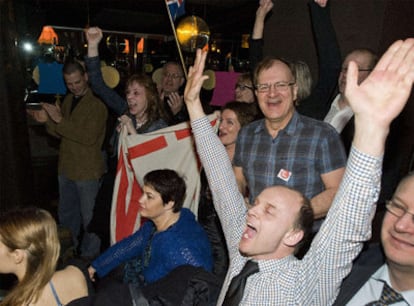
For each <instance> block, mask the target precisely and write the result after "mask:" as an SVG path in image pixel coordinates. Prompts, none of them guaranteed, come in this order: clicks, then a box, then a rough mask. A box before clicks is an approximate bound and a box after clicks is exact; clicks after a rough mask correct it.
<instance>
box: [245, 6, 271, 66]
mask: <svg viewBox="0 0 414 306" xmlns="http://www.w3.org/2000/svg"><path fill="white" fill-rule="evenodd" d="M272 8H273V1H272V0H260V3H259V7H258V8H257V10H256V17H255V20H254V25H253V31H252V36H251V39H250V47H249V59H250V69H251V70H252V71H253V70H254V68H255V67H256V65H257V63H259V62H260V61H261V60H262V58H263V30H264V23H265V19H266V16H267V14H268V13H269V12H270V11H271V10H272Z"/></svg>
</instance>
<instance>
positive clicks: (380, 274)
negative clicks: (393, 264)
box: [371, 264, 414, 305]
mask: <svg viewBox="0 0 414 306" xmlns="http://www.w3.org/2000/svg"><path fill="white" fill-rule="evenodd" d="M371 278H372V279H375V280H377V281H379V282H383V283H387V284H388V285H389V286H390V287H392V286H391V280H390V273H389V270H388V265H387V264H383V265H382V266H381V267H380V268H379V269H378V270H377V271H376V272H375V273H374V274H372V276H371ZM400 294H401V295H402V296H403V298H404V300H405V301H406V302H408V304H409V305H414V290H408V291H402V292H400Z"/></svg>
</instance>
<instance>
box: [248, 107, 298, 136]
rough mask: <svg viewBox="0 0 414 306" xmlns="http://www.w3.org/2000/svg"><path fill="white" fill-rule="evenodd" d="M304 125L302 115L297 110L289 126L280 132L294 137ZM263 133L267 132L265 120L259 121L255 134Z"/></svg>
mask: <svg viewBox="0 0 414 306" xmlns="http://www.w3.org/2000/svg"><path fill="white" fill-rule="evenodd" d="M302 125H303V123H302V119H301V115H299V113H298V112H297V111H296V110H295V111H294V112H293V116H292V118H291V119H290V121H289V122H288V124H287V125H286V126H285V127H284V128H283V129H281V130H280V132H281V131H283V132H284V133H286V134H287V135H289V136H293V135H295V133H296V131H297V130H298V128H300V127H302ZM263 131H266V132H267V128H266V123H265V119H261V120H259V122H258V124H257V126H256V128H255V129H254V133H255V134H257V133H260V132H263Z"/></svg>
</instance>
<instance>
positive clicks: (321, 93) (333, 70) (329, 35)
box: [297, 1, 341, 120]
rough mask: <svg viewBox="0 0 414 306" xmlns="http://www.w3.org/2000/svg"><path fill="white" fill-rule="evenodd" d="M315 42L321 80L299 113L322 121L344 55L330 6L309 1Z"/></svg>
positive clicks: (335, 84)
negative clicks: (337, 37)
mask: <svg viewBox="0 0 414 306" xmlns="http://www.w3.org/2000/svg"><path fill="white" fill-rule="evenodd" d="M309 9H310V14H311V22H312V29H313V35H314V41H315V45H316V49H317V55H318V70H319V73H318V81H317V83H316V85H315V87H314V88H313V90H312V93H311V95H310V96H309V97H308V98H306V99H304V100H303V101H300V102H299V105H298V107H297V110H298V112H299V113H301V114H302V115H306V116H309V117H312V118H315V119H318V120H323V119H324V117H325V115H326V113H327V112H328V110H329V107H330V106H331V103H332V98H333V95H334V91H335V89H336V87H337V81H338V76H339V72H340V69H341V53H340V49H339V45H338V42H337V39H336V33H335V28H334V26H333V24H332V20H331V16H330V9H329V3H328V5H327V6H326V7H325V8H322V7H320V6H319V5H318V4H316V3H315V2H314V1H309Z"/></svg>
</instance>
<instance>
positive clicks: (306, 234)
mask: <svg viewBox="0 0 414 306" xmlns="http://www.w3.org/2000/svg"><path fill="white" fill-rule="evenodd" d="M292 190H294V189H292ZM296 192H298V194H299V195H300V197H301V198H302V201H301V202H302V206H301V207H300V210H299V213H298V217H297V219H296V222H295V228H297V229H299V230H302V231H303V238H302V240H301V241H300V242H299V243H298V244H297V245H296V247H295V255H298V254H299V255H300V257H302V256H303V255H304V254H305V253H306V251H307V250H308V248H309V245H310V242H311V241H312V227H313V218H314V215H313V209H312V206H311V202H310V201H309V199H308V198H307V197H305V196H304V195H303V194H302V193H301V192H299V191H296Z"/></svg>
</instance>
